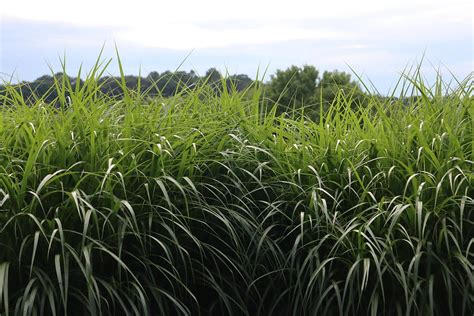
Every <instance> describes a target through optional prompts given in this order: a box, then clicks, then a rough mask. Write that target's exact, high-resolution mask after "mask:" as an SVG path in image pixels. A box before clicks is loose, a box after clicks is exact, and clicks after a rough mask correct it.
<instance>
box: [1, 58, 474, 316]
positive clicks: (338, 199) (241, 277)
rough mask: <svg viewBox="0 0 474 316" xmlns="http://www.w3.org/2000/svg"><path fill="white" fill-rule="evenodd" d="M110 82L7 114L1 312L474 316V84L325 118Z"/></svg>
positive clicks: (61, 84) (12, 103) (65, 88)
mask: <svg viewBox="0 0 474 316" xmlns="http://www.w3.org/2000/svg"><path fill="white" fill-rule="evenodd" d="M103 70H104V69H103V68H101V67H100V66H99V65H97V66H96V67H95V68H94V69H93V70H92V71H91V73H89V75H88V77H87V79H86V81H85V84H84V85H83V86H79V85H77V86H76V85H71V84H70V83H69V82H68V81H67V79H65V78H63V80H61V81H58V82H57V86H56V89H57V90H58V92H59V93H58V94H59V97H58V99H57V105H58V106H51V105H48V104H44V103H43V102H42V101H41V98H38V100H35V101H33V104H32V105H31V104H28V103H27V102H26V100H24V99H23V97H22V95H21V94H19V93H18V92H17V90H15V89H13V88H11V87H8V86H7V87H6V89H7V91H6V92H5V94H4V96H2V97H1V99H0V103H2V104H3V106H1V108H0V314H1V315H17V314H18V315H65V314H68V315H89V314H90V315H472V314H473V313H474V276H473V270H474V225H473V222H474V173H473V171H474V151H473V149H474V99H473V97H472V94H473V91H474V86H473V83H472V78H466V80H464V81H462V82H457V83H455V84H452V85H451V88H450V86H449V85H448V84H447V83H444V82H442V81H441V79H439V80H438V82H437V84H436V85H435V86H433V87H430V86H427V85H426V84H424V83H423V80H422V79H421V76H419V74H418V73H414V74H413V75H412V76H409V77H408V78H401V80H400V83H399V89H398V91H401V92H400V94H398V95H397V96H396V97H397V98H395V97H392V98H380V97H376V96H373V97H368V100H367V103H368V105H367V106H366V107H364V108H359V109H355V108H353V107H350V106H349V105H348V104H349V103H350V96H345V95H344V94H340V95H339V96H338V97H337V99H336V100H335V102H334V103H333V104H332V106H331V107H330V109H329V110H328V111H327V112H325V113H324V114H323V115H322V119H320V120H319V121H318V122H312V121H309V120H305V119H304V117H303V118H301V116H298V115H291V116H288V115H286V116H285V115H280V116H277V115H275V111H268V112H264V111H263V110H262V109H263V108H264V107H263V106H262V99H263V98H264V90H262V89H261V88H260V87H258V86H254V87H252V88H251V90H252V91H246V92H242V93H237V92H233V93H232V92H231V93H227V92H226V90H227V89H224V92H223V93H221V94H216V93H215V91H214V90H212V89H210V88H209V87H208V86H206V85H204V84H203V85H202V86H199V87H198V88H196V89H194V90H192V91H191V90H190V91H184V92H182V93H181V94H179V95H177V96H174V97H172V98H159V97H157V98H154V99H147V98H146V97H144V95H143V93H136V92H133V91H128V90H124V97H123V98H122V99H121V100H117V99H111V98H108V97H106V96H104V95H101V94H100V93H98V86H97V82H98V81H97V79H98V77H99V76H100V75H101V72H102V71H103ZM414 95H417V97H416V98H408V97H410V96H414ZM402 99H403V100H408V103H407V102H401V100H402Z"/></svg>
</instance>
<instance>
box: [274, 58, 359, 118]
mask: <svg viewBox="0 0 474 316" xmlns="http://www.w3.org/2000/svg"><path fill="white" fill-rule="evenodd" d="M266 96H267V98H268V99H269V100H270V101H271V102H270V105H273V104H277V109H278V113H282V112H295V111H296V112H298V111H299V109H300V108H301V107H304V108H305V113H306V115H307V116H309V117H311V118H312V119H313V120H318V119H319V118H320V116H321V113H322V112H323V113H324V112H326V110H327V109H328V108H329V106H330V105H331V104H332V103H333V102H335V101H336V102H337V99H338V98H346V99H349V100H348V102H345V103H348V104H350V105H351V106H352V107H355V108H357V107H359V106H360V105H362V104H365V103H366V102H365V101H366V99H365V95H364V93H363V92H362V90H361V89H360V87H359V85H358V84H357V83H356V82H355V81H352V80H351V75H350V74H347V73H345V72H339V71H337V70H335V71H332V72H330V71H325V72H324V73H323V76H322V77H321V78H320V77H319V71H318V70H317V69H316V68H315V67H314V66H309V65H305V66H303V67H301V68H300V67H297V66H291V67H290V68H288V69H286V70H277V72H276V74H275V75H273V76H271V80H270V82H269V83H268V89H267V94H266Z"/></svg>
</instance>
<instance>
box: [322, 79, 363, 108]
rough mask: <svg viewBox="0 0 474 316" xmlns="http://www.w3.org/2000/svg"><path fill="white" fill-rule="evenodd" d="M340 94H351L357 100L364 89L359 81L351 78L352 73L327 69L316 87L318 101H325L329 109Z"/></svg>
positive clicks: (324, 103)
mask: <svg viewBox="0 0 474 316" xmlns="http://www.w3.org/2000/svg"><path fill="white" fill-rule="evenodd" d="M338 94H343V95H345V96H346V97H349V96H351V100H352V101H354V102H355V101H356V100H359V98H360V97H361V96H362V90H361V89H360V86H359V84H358V83H357V82H355V81H353V80H351V75H350V74H348V73H345V72H340V71H337V70H334V71H325V72H324V73H323V77H322V78H321V80H319V82H318V86H317V88H316V96H315V98H316V100H317V101H318V102H317V103H318V104H320V102H323V107H324V108H325V109H327V108H328V107H329V106H330V105H331V103H332V102H333V101H334V99H335V98H336V97H337V96H338Z"/></svg>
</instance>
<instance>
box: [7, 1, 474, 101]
mask: <svg viewBox="0 0 474 316" xmlns="http://www.w3.org/2000/svg"><path fill="white" fill-rule="evenodd" d="M473 18H474V5H473V1H472V0H451V1H440V0H429V1H428V0H418V1H415V0H411V1H409V0H398V1H393V0H388V1H382V0H378V1H373V0H358V1H353V0H352V1H342V0H330V1H327V0H325V1H318V0H313V1H308V0H292V1H289V0H285V1H279V0H273V1H269V0H260V1H259V0H240V1H216V0H200V1H196V0H194V1H177V0H175V1H157V0H155V1H147V0H135V1H130V0H129V1H122V0H116V1H99V0H82V1H80V2H70V3H68V2H67V1H64V0H42V1H37V0H36V1H34V0H23V1H3V2H2V4H1V6H0V78H3V79H4V80H10V79H11V80H13V81H18V80H33V79H35V78H37V77H39V76H41V75H43V74H47V73H51V70H50V68H52V69H53V71H54V72H57V71H61V66H60V59H61V58H62V59H64V58H65V60H66V66H67V71H68V73H69V74H70V75H74V74H75V73H76V72H77V70H78V69H79V67H80V65H81V64H82V65H83V67H84V68H85V69H88V68H90V67H91V66H92V65H93V64H94V62H95V61H96V59H97V57H98V55H99V52H100V51H101V48H102V47H104V51H103V54H102V59H103V60H108V59H109V58H111V59H112V63H111V65H110V66H109V68H108V72H109V73H110V74H112V75H115V74H118V66H117V58H116V55H115V45H116V46H117V47H118V51H119V53H120V57H121V60H122V62H123V65H124V70H125V72H126V73H127V74H135V75H136V74H138V73H139V72H140V73H141V74H142V75H146V74H148V73H149V72H151V71H158V72H163V71H165V70H176V69H178V68H179V69H181V70H186V71H189V70H195V71H197V72H198V73H199V74H201V75H202V74H204V73H205V71H206V70H207V69H209V68H211V67H216V68H218V69H219V70H221V71H222V72H229V73H230V74H234V73H245V74H247V75H249V76H250V77H253V78H255V76H256V75H257V73H259V74H260V75H261V74H262V73H266V77H265V78H266V79H269V78H270V76H271V75H272V74H274V73H275V71H276V70H277V69H286V68H287V67H289V66H291V65H297V66H303V65H305V64H309V65H314V66H315V67H316V68H317V69H319V70H320V71H324V70H329V71H332V70H336V69H337V70H340V71H346V72H352V71H355V72H356V73H357V75H359V76H361V77H362V78H363V79H364V81H365V82H366V83H372V84H373V85H374V86H375V87H376V88H377V89H378V90H379V91H380V92H382V93H388V92H389V91H390V90H391V89H392V88H393V87H394V85H395V84H396V82H397V81H398V79H399V77H400V74H401V73H402V72H403V71H404V69H406V68H407V67H408V68H409V67H413V66H416V65H418V63H420V61H421V60H423V63H422V70H423V74H424V75H425V77H426V78H427V80H428V81H429V80H432V79H433V78H434V76H435V74H436V72H440V73H441V74H442V75H443V77H444V78H446V79H445V80H449V78H450V77H451V76H452V75H454V76H455V77H456V78H457V79H464V78H466V77H467V76H469V75H472V74H473V70H474V57H473V56H474V23H473ZM353 77H354V75H353Z"/></svg>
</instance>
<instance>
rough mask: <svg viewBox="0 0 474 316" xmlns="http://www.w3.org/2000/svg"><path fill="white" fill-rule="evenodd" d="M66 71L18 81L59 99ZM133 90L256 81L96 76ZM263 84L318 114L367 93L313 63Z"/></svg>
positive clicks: (292, 105)
mask: <svg viewBox="0 0 474 316" xmlns="http://www.w3.org/2000/svg"><path fill="white" fill-rule="evenodd" d="M63 76H65V75H64V74H63V73H56V74H54V75H44V76H41V77H39V78H37V79H36V80H34V81H32V82H21V83H18V84H15V85H13V86H14V88H15V90H16V91H18V92H19V93H21V95H22V97H23V99H24V100H30V101H32V103H34V100H38V99H42V100H43V101H44V102H45V103H54V102H55V100H57V98H58V91H57V89H56V88H55V84H57V83H58V82H59V83H60V82H61V81H62V79H63ZM67 80H68V82H70V84H71V86H73V87H75V86H77V87H80V86H82V85H83V84H84V82H83V81H82V80H81V79H80V78H75V77H69V76H68V78H67ZM124 83H125V85H126V87H127V88H128V89H130V90H135V91H136V90H138V89H140V91H141V92H143V93H146V95H147V96H151V97H153V96H157V95H160V96H162V97H171V96H173V95H176V94H178V93H183V91H186V89H194V88H195V87H198V86H199V85H200V84H202V83H205V84H207V85H210V86H212V87H214V88H215V91H216V92H217V93H219V90H220V89H222V88H223V86H225V87H227V88H228V89H234V90H236V91H240V92H241V91H245V90H246V89H248V88H249V87H251V86H252V85H253V84H255V81H254V80H253V79H251V78H250V77H249V76H247V75H245V74H236V75H223V74H222V73H220V72H219V71H218V70H217V69H215V68H211V69H209V70H208V71H206V73H205V74H204V75H203V76H199V75H198V74H197V73H196V72H195V71H193V70H191V71H189V72H187V71H175V72H171V71H165V72H162V73H159V72H157V71H152V72H150V73H149V74H148V75H147V76H146V77H141V76H134V75H127V76H125V77H124V78H123V80H122V78H121V77H111V76H103V77H100V78H99V79H98V80H97V88H98V90H99V91H100V92H101V93H104V94H107V95H109V96H111V97H120V96H121V95H122V94H123V84H124ZM259 84H261V85H262V86H263V89H264V96H265V104H266V105H267V106H269V107H271V106H273V105H277V107H276V108H277V111H278V112H279V113H283V112H289V111H294V110H297V111H299V110H300V109H301V108H302V107H304V108H305V114H306V115H307V116H309V117H312V118H315V117H317V116H318V115H319V113H320V111H321V109H323V110H324V109H327V108H328V107H329V105H330V104H331V103H332V102H334V100H335V99H336V98H340V97H345V98H347V99H348V100H349V103H351V104H354V105H357V104H360V103H363V102H364V99H365V97H364V96H365V94H364V92H363V91H362V89H361V87H360V85H359V84H358V83H357V82H356V81H354V80H352V78H351V75H350V74H348V73H345V72H340V71H337V70H335V71H324V72H323V73H322V75H320V72H319V71H318V70H317V69H316V68H315V67H314V66H311V65H304V66H302V67H298V66H291V67H289V68H287V69H284V70H281V69H279V70H277V71H276V73H275V74H273V75H271V76H270V80H269V81H268V82H265V83H264V82H259ZM5 93H6V89H5V84H4V85H3V86H2V85H0V95H1V94H5Z"/></svg>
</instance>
